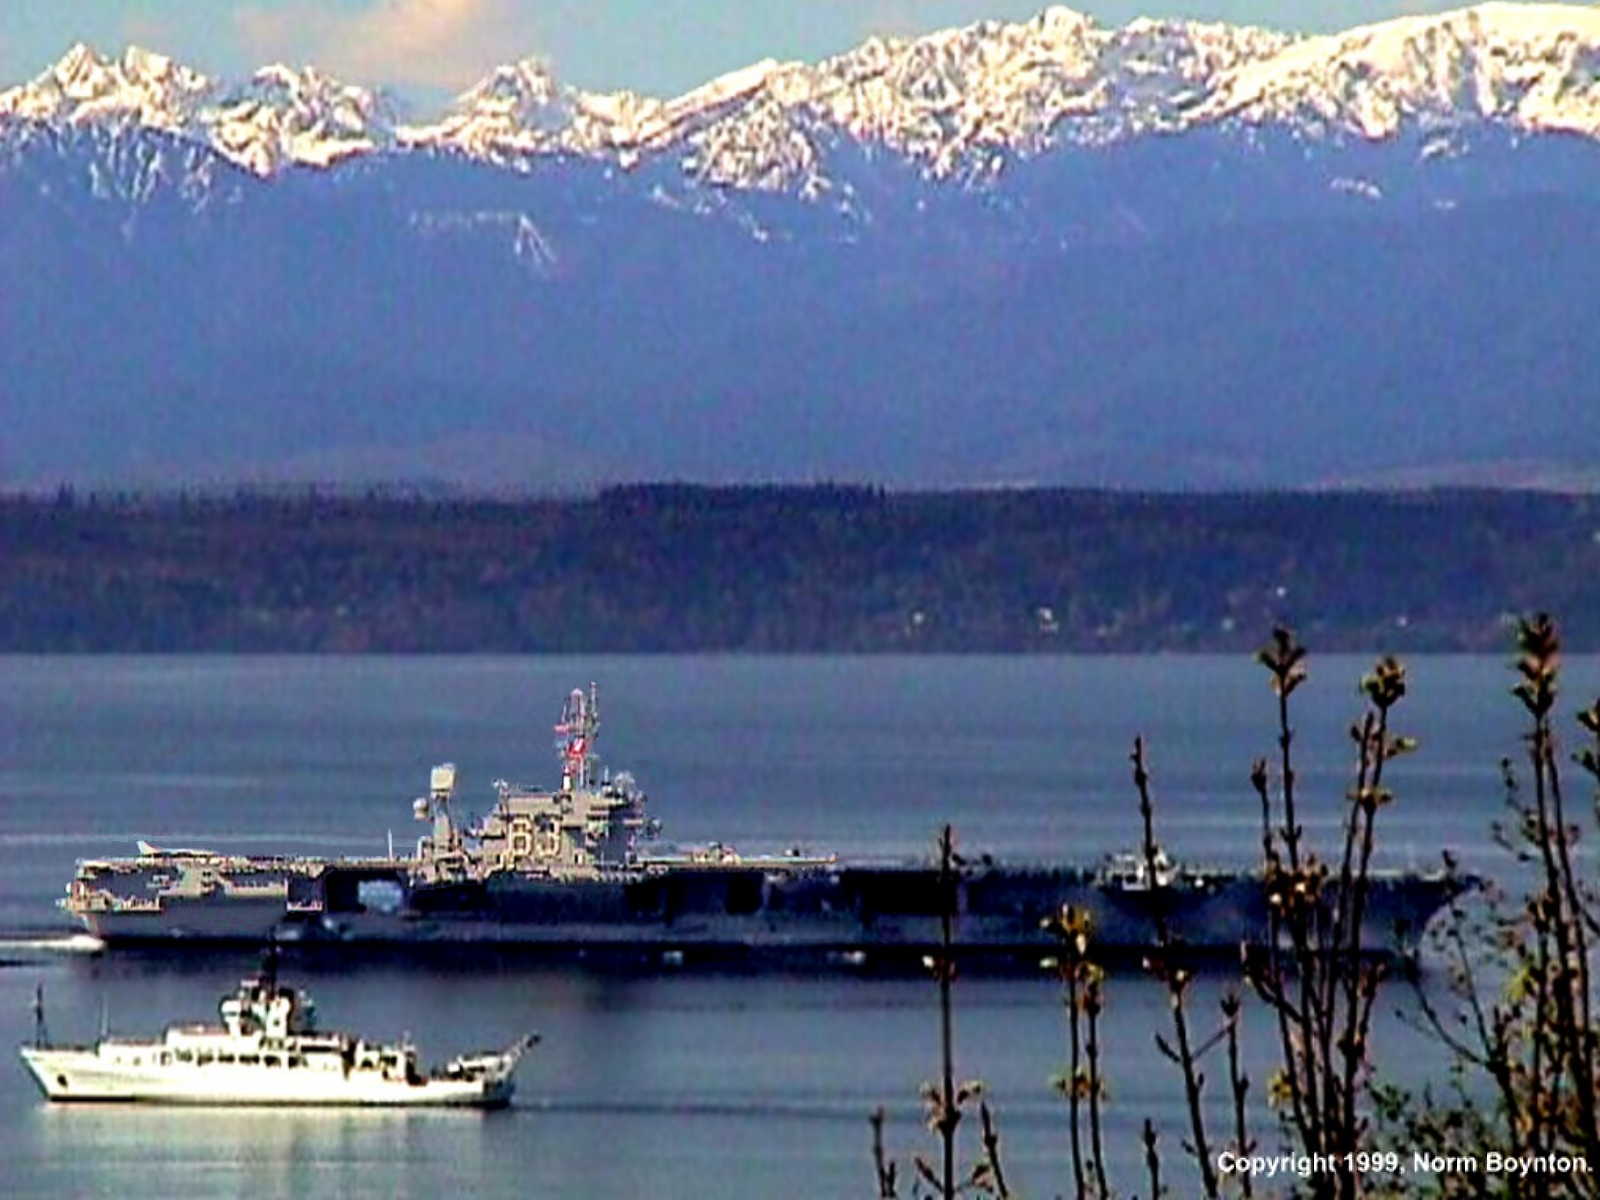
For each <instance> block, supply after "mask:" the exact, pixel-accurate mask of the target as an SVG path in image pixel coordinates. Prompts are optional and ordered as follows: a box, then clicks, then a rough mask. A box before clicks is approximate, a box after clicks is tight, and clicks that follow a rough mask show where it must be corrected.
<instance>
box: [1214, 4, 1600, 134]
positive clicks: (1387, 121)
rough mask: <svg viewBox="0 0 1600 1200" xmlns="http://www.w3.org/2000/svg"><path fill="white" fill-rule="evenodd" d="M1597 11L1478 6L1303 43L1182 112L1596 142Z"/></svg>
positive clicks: (1249, 67) (1218, 81)
mask: <svg viewBox="0 0 1600 1200" xmlns="http://www.w3.org/2000/svg"><path fill="white" fill-rule="evenodd" d="M1597 77H1600V8H1594V7H1588V6H1578V5H1569V4H1507V3H1496V4H1484V5H1481V6H1479V7H1477V8H1470V9H1464V10H1461V11H1458V12H1451V13H1444V14H1442V15H1436V16H1414V17H1402V18H1399V19H1396V20H1392V21H1385V22H1382V23H1381V24H1376V25H1368V26H1364V27H1362V28H1359V29H1352V30H1350V31H1348V32H1346V33H1341V34H1336V35H1333V36H1330V37H1316V38H1307V39H1304V40H1302V41H1299V42H1296V43H1293V44H1291V45H1289V46H1287V47H1285V48H1284V49H1283V50H1282V51H1281V52H1280V53H1278V54H1275V55H1273V56H1271V57H1269V58H1265V59H1262V60H1260V61H1257V62H1253V63H1248V64H1241V65H1239V66H1236V67H1234V68H1232V69H1231V70H1228V71H1226V72H1224V73H1223V74H1221V75H1220V76H1218V77H1217V78H1215V79H1214V80H1213V81H1212V83H1211V86H1210V88H1209V91H1208V94H1207V96H1206V98H1205V99H1204V100H1203V101H1202V102H1200V103H1198V104H1196V105H1195V106H1194V108H1193V110H1192V113H1191V114H1190V119H1191V120H1192V121H1195V122H1205V121H1216V120H1223V119H1228V118H1235V119H1241V120H1245V121H1249V122H1251V123H1254V124H1258V125H1260V124H1281V125H1286V126H1290V127H1294V128H1298V129H1304V130H1308V131H1312V132H1315V133H1323V132H1329V133H1334V134H1350V135H1359V136H1361V137H1364V138H1368V139H1373V140H1378V139H1383V138H1390V137H1393V136H1395V135H1396V134H1397V133H1399V132H1400V131H1401V130H1402V129H1403V128H1405V126H1406V125H1407V124H1408V123H1412V122H1415V123H1416V124H1417V125H1419V126H1421V127H1422V128H1428V127H1430V126H1440V125H1443V126H1454V125H1460V124H1462V123H1466V122H1471V121H1477V120H1483V121H1492V122H1498V123H1502V124H1504V125H1506V126H1508V127H1509V128H1512V129H1516V130H1520V131H1524V132H1528V133H1548V132H1558V131H1559V132H1570V133H1579V134H1583V135H1584V136H1586V137H1590V138H1600V78H1597Z"/></svg>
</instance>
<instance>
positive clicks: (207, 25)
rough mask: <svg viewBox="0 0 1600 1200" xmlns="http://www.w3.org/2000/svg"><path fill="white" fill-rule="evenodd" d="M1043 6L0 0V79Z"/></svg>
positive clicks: (799, 39)
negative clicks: (140, 51) (67, 59)
mask: <svg viewBox="0 0 1600 1200" xmlns="http://www.w3.org/2000/svg"><path fill="white" fill-rule="evenodd" d="M1043 6H1044V5H1043V3H1042V0H787V2H786V0H0V83H5V84H9V83H14V82H20V81H22V80H24V79H28V78H31V77H32V76H34V75H36V74H37V73H38V72H39V71H41V70H42V69H44V68H45V67H46V66H48V65H49V64H50V63H52V62H54V61H55V60H56V59H57V58H58V57H60V55H61V54H62V53H63V52H64V51H65V50H66V49H67V47H68V46H70V45H71V44H72V43H73V42H77V41H85V42H88V43H90V44H91V45H93V46H95V47H96V48H98V49H100V50H102V51H104V52H110V51H114V50H120V48H121V47H122V46H124V45H126V44H127V43H129V42H135V43H137V44H140V45H144V46H148V47H150V48H152V49H157V50H162V51H164V52H166V53H169V54H173V55H175V56H177V57H179V58H181V59H183V60H184V61H186V62H188V63H190V64H191V65H193V66H195V67H198V68H200V69H202V70H204V71H207V72H208V73H211V74H219V75H224V76H230V77H231V76H236V75H240V74H243V73H244V72H246V71H247V70H249V69H250V68H252V67H255V66H259V65H261V64H262V63H265V62H270V61H279V60H282V61H287V62H290V63H292V64H296V65H298V64H302V63H315V64H317V65H318V66H321V67H323V68H324V69H326V70H329V71H331V72H333V73H334V74H336V75H339V76H341V77H343V78H346V79H348V80H349V81H350V82H358V83H382V84H387V85H389V86H391V87H395V88H397V89H399V90H401V91H402V92H406V93H410V94H412V95H415V96H431V95H435V94H438V93H440V92H441V91H449V92H456V91H459V90H461V89H462V88H465V87H467V86H469V85H470V84H472V83H473V82H474V81H476V80H477V79H478V78H481V76H482V75H483V74H484V72H485V70H486V69H487V68H489V67H491V66H493V65H495V64H497V63H502V62H508V61H511V60H513V59H517V58H523V57H526V56H527V55H530V54H538V55H541V56H543V57H545V58H547V59H549V60H550V61H551V62H552V63H553V64H554V66H555V69H556V73H557V74H558V75H559V76H560V77H561V78H562V79H563V80H565V81H567V82H570V83H574V84H578V85H581V86H583V87H588V88H595V89H610V88H619V87H631V88H634V89H636V90H638V91H643V92H651V93H656V94H668V93H676V92H680V91H683V90H685V89H687V88H689V87H692V86H694V85H695V84H697V83H700V82H703V81H704V80H706V79H708V78H710V77H712V76H714V75H717V74H719V73H721V72H723V71H727V70H731V69H733V68H735V67H739V66H743V65H745V64H746V63H749V62H753V61H755V60H756V59H759V58H764V57H767V56H769V55H770V56H772V57H776V58H799V59H808V60H809V59H817V58H821V57H824V56H826V55H828V54H832V53H835V52H837V51H840V50H843V49H847V48H848V47H850V46H852V45H854V44H855V43H857V42H859V41H860V40H861V39H862V38H864V37H866V36H867V35H868V34H872V33H896V34H906V33H920V32H925V31H927V30H931V29H939V28H943V27H945V26H949V25H959V24H967V23H969V22H971V21H975V20H979V19H982V18H984V17H998V18H1003V19H1006V20H1018V19H1021V18H1025V17H1028V16H1031V15H1033V14H1034V13H1036V12H1037V11H1038V10H1039V9H1040V8H1042V7H1043ZM1078 7H1080V8H1081V9H1082V10H1083V11H1086V12H1088V13H1090V14H1092V15H1093V16H1094V17H1095V18H1097V19H1098V20H1100V21H1101V22H1102V23H1104V24H1121V23H1123V22H1124V21H1127V20H1129V19H1130V18H1132V17H1135V16H1140V15H1149V16H1184V17H1197V18H1202V19H1209V20H1226V21H1235V22H1248V23H1252V24H1258V25H1268V26H1271V27H1273V28H1279V29H1303V30H1313V31H1321V30H1332V29H1340V28H1344V27H1346V26H1350V25H1357V24H1361V23H1363V22H1366V21H1373V20H1381V19H1384V18H1386V17H1391V16H1396V15H1399V14H1401V13H1405V12H1421V11H1427V10H1443V9H1447V8H1455V7H1460V5H1459V4H1452V3H1448V2H1445V3H1440V2H1437V0H1154V2H1147V0H1097V2H1095V3H1091V4H1082V5H1079V6H1078Z"/></svg>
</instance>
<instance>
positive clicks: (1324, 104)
mask: <svg viewBox="0 0 1600 1200" xmlns="http://www.w3.org/2000/svg"><path fill="white" fill-rule="evenodd" d="M0 211H3V212H4V213H5V217H6V219H5V221H3V222H0V278H3V279H5V280H7V284H6V291H5V298H6V301H7V302H6V303H3V304H0V380H3V381H4V387H3V388H0V413H3V414H4V416H5V418H6V419H5V420H3V421H0V485H3V484H5V483H6V482H7V481H10V480H25V481H29V482H39V481H46V482H48V481H50V480H52V479H60V478H76V477H88V478H100V479H106V478H115V479H127V478H141V479H155V480H157V481H168V480H174V479H192V478H210V479H217V478H229V479H231V478H237V477H238V476H239V475H240V474H243V473H250V472H259V473H261V474H269V475H270V474H272V473H273V472H274V471H280V472H283V471H290V470H291V469H290V468H286V467H284V466H283V464H285V463H289V464H296V463H297V464H317V466H316V468H315V469H316V470H317V471H319V472H323V473H330V472H331V473H337V464H338V463H340V462H341V461H347V462H351V463H366V464H372V463H380V462H381V463H395V462H400V461H406V460H407V457H408V455H409V456H413V457H414V458H415V461H418V462H437V461H441V459H440V457H439V456H438V455H432V454H430V453H429V452H428V447H430V446H432V447H435V448H437V447H439V446H445V445H451V446H461V445H468V444H471V445H479V444H484V443H492V442H495V441H496V440H497V439H500V438H504V439H506V444H508V445H519V446H539V447H542V448H543V450H542V451H541V454H544V455H547V458H544V459H541V461H540V462H539V463H537V464H534V465H532V466H530V471H533V472H537V473H538V475H539V478H538V479H537V480H533V481H530V485H531V486H537V487H546V486H560V485H565V484H571V483H574V482H578V481H581V480H595V479H628V478H640V477H673V478H704V479H758V478H793V479H803V478H804V479H814V478H839V479H843V478H867V479H875V480H885V481H893V482H898V483H909V484H918V485H926V484H951V483H972V482H984V483H990V482H1008V483H1009V482H1055V483H1076V484H1081V483H1091V484H1105V483H1113V484H1128V485H1133V486H1139V487H1172V486H1228V487H1238V486H1248V485H1262V484H1272V485H1282V484H1300V483H1306V482H1311V481H1323V480H1347V479H1351V478H1356V477H1362V476H1363V475H1364V476H1366V477H1373V478H1376V477H1383V478H1417V479H1430V480H1439V479H1448V478H1453V477H1460V478H1473V479H1477V480H1482V479H1485V478H1493V477H1494V465H1493V464H1494V463H1495V462H1497V461H1501V460H1503V459H1510V458H1516V459H1518V460H1521V461H1524V462H1526V461H1533V460H1542V459H1544V458H1547V457H1549V456H1551V455H1552V454H1555V455H1557V457H1564V458H1566V459H1567V460H1570V461H1572V462H1575V463H1578V464H1580V465H1581V464H1585V463H1591V462H1592V461H1594V460H1596V459H1600V407H1597V406H1596V405H1594V403H1593V398H1592V395H1591V394H1590V385H1589V381H1590V380H1592V379H1593V378H1595V377H1596V376H1600V343H1597V342H1596V341H1595V340H1594V339H1593V338H1592V337H1591V336H1590V331H1589V330H1588V328H1587V327H1586V325H1585V324H1584V323H1583V322H1584V314H1586V313H1587V312H1589V311H1590V309H1591V308H1592V305H1591V304H1590V302H1589V300H1590V295H1591V293H1592V290H1593V284H1592V281H1593V279H1594V278H1595V277H1596V276H1600V244H1596V243H1595V242H1594V239H1593V237H1592V230H1593V228H1594V227H1595V226H1596V224H1597V223H1600V9H1596V8H1590V7H1578V6H1560V5H1542V4H1488V5H1483V6H1480V7H1478V8H1473V9H1465V10H1461V11H1459V12H1455V13H1446V14H1441V15H1436V16H1414V17H1406V18H1402V19H1398V20H1394V21H1388V22H1384V23H1381V24H1378V25H1372V26H1367V27H1364V28H1360V29H1353V30H1350V31H1347V32H1345V33H1342V34H1337V35H1331V36H1325V37H1301V36H1296V35H1291V34H1285V33H1276V32H1271V31H1267V30H1261V29H1252V28H1243V27H1235V26H1229V25H1221V24H1202V23H1195V22H1187V21H1164V20H1140V21H1135V22H1132V23H1130V24H1128V25H1124V26H1121V27H1115V28H1112V27H1107V26H1102V25H1100V24H1098V23H1096V22H1095V21H1093V20H1091V19H1090V18H1088V17H1086V16H1083V15H1082V14H1079V13H1076V12H1074V11H1072V10H1070V9H1065V8H1051V9H1047V10H1046V11H1044V12H1043V13H1041V14H1040V15H1039V16H1038V17H1036V18H1034V19H1033V20H1030V21H1024V22H1020V23H1002V22H992V21H991V22H981V23H978V24H975V25H971V26H968V27H965V28H961V29H951V30H944V31H940V32H936V33H932V34H928V35H926V36H923V37H916V38H875V39H872V40H869V41H867V42H865V43H863V44H862V45H860V46H858V47H855V48H854V49H852V50H849V51H847V52H846V53H843V54H840V55H838V56H836V57H833V58H829V59H826V60H823V61H821V62H817V63H799V62H782V61H778V60H774V59H767V60H763V61H761V62H758V63H755V64H753V65H751V66H749V67H747V68H744V69H742V70H739V71H735V72H732V73H730V74H728V75H725V76H722V77H720V78H718V79H714V80H712V81H710V82H708V83H706V84H704V85H702V86H700V87H698V88H695V89H693V90H691V91H689V92H687V93H685V94H684V95H682V96H678V97H675V98H671V99H662V98H656V97H650V96H644V95H639V94H637V93H634V92H628V91H620V92H615V93H597V92H587V91H583V90H581V89H577V88H573V87H570V86H568V85H565V84H563V83H562V82H561V81H560V80H559V78H558V77H557V76H556V75H555V74H554V72H553V70H552V69H551V67H550V66H549V65H548V64H546V63H544V62H542V61H540V60H537V59H532V58H522V59H517V60H515V61H512V62H510V63H508V64H507V65H504V66H501V67H497V68H495V69H494V70H492V71H490V72H489V73H488V74H487V75H486V76H485V77H484V78H483V80H482V81H481V82H480V83H478V84H477V85H476V86H474V87H472V88H470V89H468V90H467V91H466V92H464V93H463V94H462V95H461V96H459V97H458V98H456V100H455V101H454V102H453V103H452V104H450V105H449V106H448V107H447V108H446V110H445V111H444V112H442V113H440V114H437V115H433V116H429V115H426V114H424V115H420V116H418V115H408V116H407V117H406V118H404V119H402V117H401V116H400V114H399V113H398V112H397V110H396V108H395V106H394V105H393V104H392V103H391V102H390V101H389V99H388V98H387V97H386V96H385V94H384V93H383V92H381V91H375V90H372V89H369V88H366V87H362V86H358V85H355V84H348V83H344V82H341V81H338V80H334V79H331V78H329V77H328V76H326V75H324V74H323V73H321V72H320V71H318V70H316V69H315V68H313V67H304V68H299V69H292V68H289V67H285V66H269V67H265V68H263V69H261V70H260V71H258V72H256V73H255V74H253V75H252V76H251V77H250V78H248V79H245V80H243V81H237V82H228V81H222V80H218V79H215V78H212V77H211V76H208V75H206V74H204V73H203V72H201V71H198V70H196V69H194V68H192V67H187V66H184V65H182V64H180V63H177V62H174V61H173V60H171V59H169V58H165V57H163V56H161V55H159V54H155V53H151V52H149V51H145V50H138V49H130V50H128V51H126V52H124V53H123V54H122V55H121V56H120V57H116V58H111V57H105V56H102V55H100V54H97V53H96V52H94V51H93V50H91V49H89V48H87V47H83V46H78V47H74V48H73V49H72V50H71V51H70V52H69V53H68V54H67V55H66V56H65V57H64V58H63V59H62V60H61V61H60V62H59V63H57V64H56V65H55V66H53V67H51V68H50V69H49V70H47V71H45V72H44V73H43V74H41V75H40V76H38V77H37V78H35V79H34V80H32V81H30V82H28V83H24V84H21V85H18V86H15V87H11V88H10V89H8V90H4V91H0ZM1552 448H1553V449H1552ZM452 461H453V460H452ZM353 469H354V468H353ZM1452 472H1456V473H1457V474H1455V475H1453V474H1452ZM462 481H463V482H466V483H468V484H471V483H473V482H474V479H473V478H472V477H471V476H470V472H468V473H467V474H465V475H464V476H463V477H462Z"/></svg>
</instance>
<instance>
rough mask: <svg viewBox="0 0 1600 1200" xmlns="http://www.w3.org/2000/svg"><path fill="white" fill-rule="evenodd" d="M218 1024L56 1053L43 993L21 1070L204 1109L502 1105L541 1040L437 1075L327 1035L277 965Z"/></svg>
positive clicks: (224, 1004)
mask: <svg viewBox="0 0 1600 1200" xmlns="http://www.w3.org/2000/svg"><path fill="white" fill-rule="evenodd" d="M217 1007H218V1011H219V1013H220V1015H221V1017H222V1024H221V1025H171V1026H169V1027H168V1028H167V1031H166V1033H165V1035H164V1036H163V1037H162V1038H161V1039H160V1040H159V1041H136V1040H132V1039H126V1038H111V1037H104V1036H102V1037H101V1038H100V1039H99V1041H97V1042H96V1043H95V1044H94V1045H92V1046H52V1045H49V1044H48V1039H47V1037H46V1036H45V1032H44V1005H43V997H42V995H36V997H35V1001H34V1013H35V1018H36V1021H37V1026H38V1029H37V1034H36V1037H35V1044H34V1045H32V1046H23V1047H22V1048H21V1054H22V1061H23V1062H24V1063H25V1064H26V1065H27V1067H28V1070H29V1071H30V1072H32V1074H33V1077H34V1080H35V1081H36V1082H37V1083H38V1085H39V1088H40V1090H41V1091H43V1092H44V1094H45V1096H46V1097H47V1098H48V1099H50V1100H55V1101H88V1100H99V1101H108V1100H109V1101H124V1102H135V1101H137V1102H144V1103H152V1104H198V1105H370V1106H394V1105H407V1106H415V1105H430V1106H439V1105H444V1106H451V1107H463V1108H498V1107H503V1106H504V1105H506V1104H508V1103H509V1102H510V1100H511V1092H512V1087H513V1081H512V1074H513V1072H515V1070H516V1067H517V1062H518V1060H520V1059H521V1057H522V1055H523V1053H524V1052H525V1051H526V1050H527V1049H528V1048H529V1047H530V1046H532V1045H533V1044H534V1043H535V1042H536V1041H537V1040H538V1039H537V1038H536V1037H532V1036H530V1037H526V1038H522V1039H520V1040H519V1041H517V1042H516V1043H514V1044H513V1045H511V1046H510V1047H508V1048H507V1049H505V1050H501V1051H493V1052H488V1053H477V1054H468V1055H463V1056H462V1057H460V1058H456V1059H453V1060H451V1061H450V1062H449V1063H447V1064H446V1065H445V1066H444V1067H442V1068H441V1069H439V1070H438V1071H436V1072H434V1073H432V1074H424V1073H422V1072H421V1071H419V1070H418V1068H417V1051H416V1047H415V1046H412V1045H411V1044H410V1042H409V1041H406V1042H399V1043H373V1042H368V1041H365V1040H363V1039H361V1038H357V1037H352V1036H351V1035H349V1034H345V1033H322V1032H318V1031H317V1029H316V1026H315V1012H314V1008H313V1006H312V1004H311V1001H310V999H309V998H308V997H307V996H306V994H305V993H304V992H298V991H295V990H294V989H292V988H287V987H280V986H279V984H278V979H277V972H276V970H275V969H274V968H273V966H272V965H271V960H270V958H269V961H268V965H267V967H266V968H265V969H263V971H262V973H261V974H259V975H255V976H251V977H249V978H247V979H245V980H243V981H242V982H241V983H240V984H239V987H238V988H237V989H236V990H235V991H234V992H232V993H231V994H229V995H226V996H224V997H223V998H222V1001H221V1003H220V1004H219V1005H218V1006H217Z"/></svg>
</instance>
